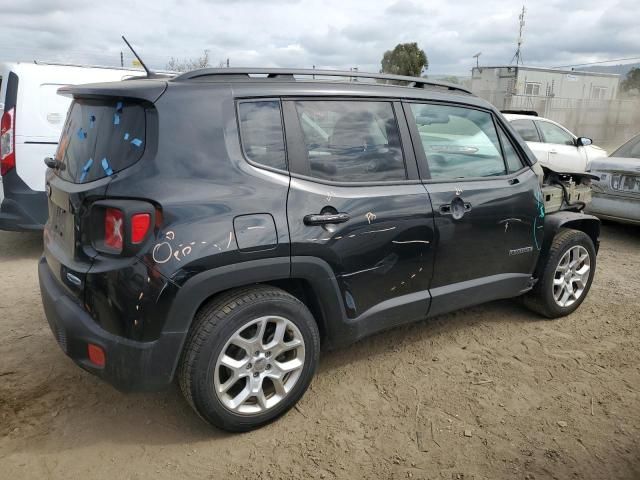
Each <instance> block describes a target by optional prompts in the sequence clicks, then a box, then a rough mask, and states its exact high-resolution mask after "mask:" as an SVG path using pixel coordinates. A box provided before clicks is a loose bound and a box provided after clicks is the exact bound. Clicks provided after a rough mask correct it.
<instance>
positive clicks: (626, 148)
mask: <svg viewBox="0 0 640 480" xmlns="http://www.w3.org/2000/svg"><path fill="white" fill-rule="evenodd" d="M610 156H611V157H625V158H640V135H636V136H635V137H633V138H632V139H631V140H629V141H628V142H627V143H625V144H624V145H622V146H621V147H620V148H619V149H617V150H616V151H615V152H613V153H612V154H611V155H610Z"/></svg>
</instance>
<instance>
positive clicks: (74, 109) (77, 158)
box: [56, 99, 146, 183]
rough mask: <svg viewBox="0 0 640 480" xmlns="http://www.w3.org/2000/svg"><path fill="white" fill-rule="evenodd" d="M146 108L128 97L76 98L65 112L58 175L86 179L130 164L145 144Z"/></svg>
mask: <svg viewBox="0 0 640 480" xmlns="http://www.w3.org/2000/svg"><path fill="white" fill-rule="evenodd" d="M145 128H146V119H145V109H144V107H143V106H142V105H140V104H138V103H134V102H130V101H127V100H118V99H114V100H113V101H108V102H105V101H104V100H82V99H76V100H75V101H74V102H73V103H72V104H71V108H70V110H69V114H68V116H67V122H66V123H65V126H64V129H63V130H62V135H61V137H60V144H59V145H58V151H57V152H56V159H57V160H58V161H61V162H62V166H61V168H60V169H58V170H57V173H58V175H59V176H60V177H62V178H64V179H65V180H68V181H71V182H74V183H86V182H91V181H93V180H97V179H99V178H103V177H106V176H110V175H113V174H114V173H116V172H119V171H120V170H123V169H125V168H127V167H130V166H131V165H133V164H134V163H136V162H137V161H138V160H140V157H141V156H142V153H143V152H144V147H145Z"/></svg>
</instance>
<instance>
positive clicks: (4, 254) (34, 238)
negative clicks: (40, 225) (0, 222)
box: [0, 230, 42, 262]
mask: <svg viewBox="0 0 640 480" xmlns="http://www.w3.org/2000/svg"><path fill="white" fill-rule="evenodd" d="M40 255H42V232H5V231H2V230H0V262H2V261H5V260H22V259H33V260H37V259H38V257H40Z"/></svg>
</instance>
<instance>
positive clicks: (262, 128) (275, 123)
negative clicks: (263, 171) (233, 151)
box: [238, 100, 287, 170]
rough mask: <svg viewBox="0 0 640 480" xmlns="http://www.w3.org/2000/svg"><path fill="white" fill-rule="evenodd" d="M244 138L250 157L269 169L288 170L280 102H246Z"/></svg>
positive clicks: (242, 121)
mask: <svg viewBox="0 0 640 480" xmlns="http://www.w3.org/2000/svg"><path fill="white" fill-rule="evenodd" d="M238 112H239V115H240V137H241V140H242V148H243V150H244V153H245V155H246V156H247V158H248V159H249V160H251V161H253V162H256V163H259V164H261V165H264V166H266V167H272V168H277V169H279V170H286V169H287V161H286V153H285V148H284V136H283V134H282V115H281V113H280V102H279V101H278V100H260V101H247V102H242V103H240V105H239V106H238Z"/></svg>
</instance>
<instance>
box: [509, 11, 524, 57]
mask: <svg viewBox="0 0 640 480" xmlns="http://www.w3.org/2000/svg"><path fill="white" fill-rule="evenodd" d="M526 12H527V10H526V8H524V5H523V6H522V13H520V15H519V16H518V18H519V19H520V32H519V34H518V48H517V50H516V53H515V54H514V55H513V58H512V59H511V63H513V61H514V60H515V62H516V65H518V64H522V48H521V47H522V43H523V42H524V39H523V38H522V29H523V28H524V14H525V13H526Z"/></svg>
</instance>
